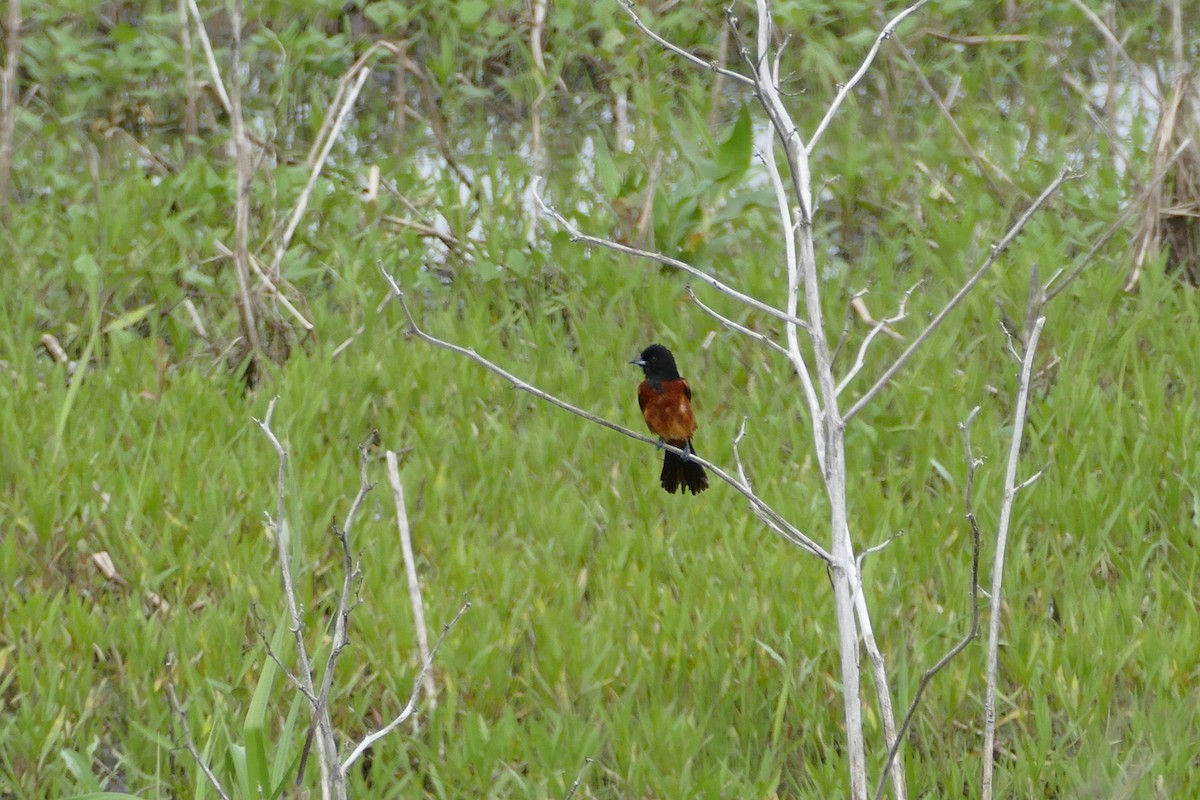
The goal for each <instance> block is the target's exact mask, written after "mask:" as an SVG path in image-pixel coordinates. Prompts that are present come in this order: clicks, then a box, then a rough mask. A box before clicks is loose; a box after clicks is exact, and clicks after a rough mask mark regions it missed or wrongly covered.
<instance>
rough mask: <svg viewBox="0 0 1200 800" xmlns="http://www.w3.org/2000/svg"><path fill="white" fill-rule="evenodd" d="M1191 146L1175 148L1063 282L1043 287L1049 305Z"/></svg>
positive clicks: (1186, 141)
mask: <svg viewBox="0 0 1200 800" xmlns="http://www.w3.org/2000/svg"><path fill="white" fill-rule="evenodd" d="M1191 146H1192V139H1191V137H1188V139H1186V140H1185V141H1184V142H1183V143H1182V144H1180V145H1179V147H1177V148H1175V152H1174V153H1172V154H1171V157H1170V158H1169V159H1167V161H1166V163H1164V164H1163V165H1162V167H1161V168H1160V169H1159V170H1158V171H1157V172H1156V173H1154V177H1153V178H1151V179H1150V182H1149V184H1147V185H1146V188H1145V189H1143V190H1142V192H1141V194H1139V195H1138V196H1137V197H1136V198H1134V199H1133V200H1132V201H1131V202H1130V203H1129V204H1128V205H1127V206H1125V210H1124V211H1122V212H1121V213H1120V214H1118V215H1117V218H1116V219H1114V220H1113V221H1112V224H1111V225H1109V226H1108V228H1107V229H1105V231H1104V233H1102V234H1100V236H1099V237H1098V238H1097V239H1096V241H1095V242H1093V243H1092V246H1091V247H1090V248H1088V251H1087V252H1086V253H1084V254H1083V255H1082V256H1080V258H1079V259H1078V262H1077V263H1076V265H1075V266H1074V267H1073V268H1072V269H1071V271H1070V272H1068V273H1067V274H1066V276H1065V277H1063V278H1062V280H1061V281H1059V280H1058V278H1059V274H1056V275H1054V276H1052V277H1051V278H1050V280H1049V281H1048V282H1047V283H1046V285H1045V286H1044V287H1043V291H1044V292H1045V293H1046V302H1047V303H1048V302H1050V301H1051V300H1053V299H1054V298H1055V297H1058V295H1060V294H1062V292H1063V291H1064V290H1065V289H1066V288H1067V287H1068V286H1069V285H1070V284H1071V282H1072V281H1074V280H1075V279H1076V278H1078V277H1079V275H1080V273H1082V272H1083V271H1084V270H1085V269H1086V268H1087V267H1088V266H1090V265H1091V263H1092V259H1093V258H1094V257H1095V255H1096V253H1098V252H1099V251H1100V248H1101V247H1103V246H1104V245H1105V244H1107V243H1108V240H1109V239H1111V238H1112V237H1113V236H1115V235H1116V234H1117V232H1118V231H1119V230H1121V227H1122V226H1123V225H1124V224H1125V223H1126V222H1127V221H1128V220H1129V218H1130V217H1131V216H1133V214H1134V212H1136V211H1140V210H1141V206H1142V204H1143V203H1145V202H1146V201H1147V200H1148V199H1150V196H1151V195H1153V194H1154V193H1155V192H1157V191H1158V186H1159V184H1160V183H1162V181H1163V179H1164V178H1166V177H1167V172H1168V170H1170V169H1171V167H1173V166H1174V165H1175V162H1176V161H1178V160H1179V158H1180V156H1182V155H1183V154H1184V152H1185V151H1186V150H1187V149H1188V148H1189V147H1191ZM1056 281H1057V282H1058V285H1057V286H1054V284H1055V282H1056ZM1051 286H1054V288H1053V289H1052V288H1050V287H1051Z"/></svg>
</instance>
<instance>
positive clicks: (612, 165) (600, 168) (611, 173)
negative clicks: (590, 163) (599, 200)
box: [592, 133, 621, 197]
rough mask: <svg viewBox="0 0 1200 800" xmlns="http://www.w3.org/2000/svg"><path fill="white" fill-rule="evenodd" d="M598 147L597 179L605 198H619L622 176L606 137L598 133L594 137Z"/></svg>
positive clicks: (593, 139)
mask: <svg viewBox="0 0 1200 800" xmlns="http://www.w3.org/2000/svg"><path fill="white" fill-rule="evenodd" d="M592 141H593V142H594V143H595V145H596V178H597V180H599V181H600V188H601V190H602V191H603V192H604V196H605V197H617V196H618V195H619V194H620V193H621V174H620V172H618V171H617V164H616V162H615V161H613V157H612V152H611V151H610V150H609V149H608V142H607V141H606V140H605V138H604V136H603V135H601V134H599V133H597V134H596V135H595V136H593V137H592Z"/></svg>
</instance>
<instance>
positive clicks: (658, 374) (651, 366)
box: [629, 344, 679, 381]
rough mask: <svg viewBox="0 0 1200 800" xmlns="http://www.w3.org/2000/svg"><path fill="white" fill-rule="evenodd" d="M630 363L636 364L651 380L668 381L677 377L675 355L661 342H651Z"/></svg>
mask: <svg viewBox="0 0 1200 800" xmlns="http://www.w3.org/2000/svg"><path fill="white" fill-rule="evenodd" d="M629 363H630V364H637V365H638V366H639V367H641V368H642V371H643V372H645V373H646V377H647V378H650V379H652V380H659V381H669V380H674V379H675V378H678V377H679V370H678V368H676V366H675V356H673V355H671V351H670V350H668V349H667V348H665V347H663V346H662V345H661V344H652V345H650V346H649V347H647V348H646V349H645V350H643V351H642V354H641V355H640V356H638V357H637V358H635V359H634V360H633V361H630V362H629Z"/></svg>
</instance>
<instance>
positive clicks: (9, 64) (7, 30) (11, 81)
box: [0, 0, 21, 224]
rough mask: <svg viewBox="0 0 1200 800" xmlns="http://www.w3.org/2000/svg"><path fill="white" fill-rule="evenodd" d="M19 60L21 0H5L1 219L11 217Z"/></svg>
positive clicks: (0, 116) (0, 118) (0, 77)
mask: <svg viewBox="0 0 1200 800" xmlns="http://www.w3.org/2000/svg"><path fill="white" fill-rule="evenodd" d="M20 63H21V0H8V13H7V14H6V15H5V20H4V72H3V74H2V75H0V83H2V85H0V219H3V221H4V223H5V224H8V222H9V220H10V218H11V217H10V206H9V204H10V203H11V201H12V154H13V136H14V135H15V133H16V125H17V107H18V101H17V70H18V68H19V66H20Z"/></svg>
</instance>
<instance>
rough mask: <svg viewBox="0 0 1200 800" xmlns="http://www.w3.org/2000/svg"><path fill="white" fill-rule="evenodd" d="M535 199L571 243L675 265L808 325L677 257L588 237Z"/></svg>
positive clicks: (536, 196)
mask: <svg viewBox="0 0 1200 800" xmlns="http://www.w3.org/2000/svg"><path fill="white" fill-rule="evenodd" d="M534 200H535V201H536V202H537V204H538V205H539V207H541V209H542V211H543V213H545V214H547V215H549V216H550V217H552V218H553V219H554V220H555V221H556V222H558V224H559V225H561V226H562V227H563V228H564V229H566V231H567V234H568V235H569V236H570V237H571V241H572V242H583V243H585V244H592V245H596V246H597V247H603V248H605V249H607V250H614V251H616V252H618V253H624V254H626V255H630V256H636V257H638V258H644V259H646V260H648V261H655V262H657V263H659V264H662V265H663V266H667V267H674V268H675V269H677V270H680V271H682V272H686V273H687V274H688V275H691V276H692V277H693V278H695V279H696V280H698V281H701V282H702V283H705V284H707V285H708V286H711V287H712V288H714V289H716V290H717V291H718V292H721V293H722V294H726V295H729V296H730V297H732V298H734V299H735V300H740V301H742V302H743V303H745V304H746V305H748V306H751V307H752V308H757V309H758V310H759V311H762V312H763V313H764V314H770V315H771V316H773V317H777V318H779V319H781V320H783V321H784V322H790V323H792V324H793V325H797V326H799V327H801V328H807V327H808V323H807V322H805V321H804V320H802V319H800V318H799V317H797V316H795V315H793V314H788V313H786V312H784V311H780V310H779V309H778V308H775V307H774V306H771V305H768V304H767V303H764V302H763V301H761V300H757V299H755V298H753V297H751V296H750V295H748V294H743V293H742V292H739V291H738V290H737V289H734V288H733V287H731V286H728V285H726V284H724V283H722V282H721V281H719V280H717V279H716V278H714V277H712V276H711V275H709V274H708V273H706V272H703V271H701V270H699V269H697V268H696V267H693V266H692V265H691V264H688V263H687V262H685V261H680V260H679V259H676V258H671V257H670V256H667V255H663V254H662V253H656V252H654V251H652V250H643V249H641V248H638V247H630V246H629V245H626V244H621V243H620V242H614V241H612V240H611V239H601V238H599V237H597V236H589V235H587V234H586V233H583V232H582V231H580V230H579V228H577V227H576V226H575V225H574V224H573V223H571V222H570V221H568V220H567V218H566V217H564V216H563V215H562V214H560V213H559V212H558V210H557V209H555V208H554V207H553V206H550V205H548V204H547V203H546V202H545V200H544V199H543V198H542V195H541V192H534Z"/></svg>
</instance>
